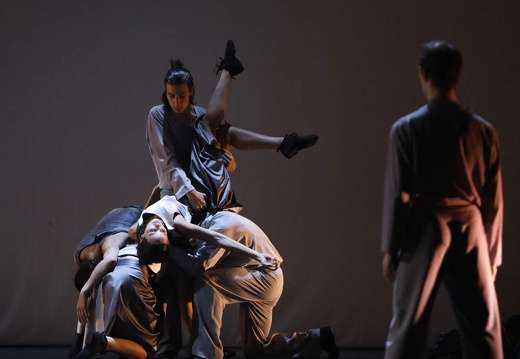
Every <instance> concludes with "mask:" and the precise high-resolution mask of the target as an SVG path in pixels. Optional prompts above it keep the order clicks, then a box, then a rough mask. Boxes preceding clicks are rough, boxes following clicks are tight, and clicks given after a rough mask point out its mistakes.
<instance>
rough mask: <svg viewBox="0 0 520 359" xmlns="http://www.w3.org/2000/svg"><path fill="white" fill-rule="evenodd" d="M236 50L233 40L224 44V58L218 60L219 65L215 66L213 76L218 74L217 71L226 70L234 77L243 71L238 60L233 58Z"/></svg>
mask: <svg viewBox="0 0 520 359" xmlns="http://www.w3.org/2000/svg"><path fill="white" fill-rule="evenodd" d="M235 53H236V49H235V43H234V42H233V40H228V42H227V44H226V52H225V54H224V58H222V57H221V58H220V64H217V65H216V66H217V67H216V69H215V74H218V72H219V71H222V70H227V71H229V73H230V74H231V76H233V77H235V76H236V75H238V74H239V73H241V72H242V71H244V66H242V64H241V63H240V60H239V59H237V58H236V56H235Z"/></svg>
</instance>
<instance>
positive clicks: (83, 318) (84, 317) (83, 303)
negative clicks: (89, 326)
mask: <svg viewBox="0 0 520 359" xmlns="http://www.w3.org/2000/svg"><path fill="white" fill-rule="evenodd" d="M89 296H90V293H87V292H86V291H84V290H81V291H80V292H79V298H78V304H76V313H77V315H78V322H80V323H81V324H86V323H87V322H88V309H87V303H88V297H89Z"/></svg>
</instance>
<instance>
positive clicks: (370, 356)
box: [0, 347, 383, 359]
mask: <svg viewBox="0 0 520 359" xmlns="http://www.w3.org/2000/svg"><path fill="white" fill-rule="evenodd" d="M236 352H237V356H236V357H235V359H244V357H243V355H242V352H241V351H240V349H238V348H237V349H236ZM68 353H69V348H68V347H0V359H61V358H67V355H68ZM339 357H340V358H341V359H382V358H383V351H382V350H378V349H342V350H341V354H340V356H339ZM95 358H103V359H117V358H119V357H118V356H117V355H114V354H110V353H108V354H105V355H98V356H96V357H95ZM184 358H185V356H184ZM322 358H326V355H325V354H324V355H322ZM181 359H182V357H181Z"/></svg>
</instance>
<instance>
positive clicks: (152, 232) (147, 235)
mask: <svg viewBox="0 0 520 359" xmlns="http://www.w3.org/2000/svg"><path fill="white" fill-rule="evenodd" d="M137 238H138V241H139V244H138V245H137V255H138V256H139V258H140V260H141V262H142V263H144V264H150V263H161V262H163V261H164V260H166V257H167V256H168V252H169V246H168V231H167V229H166V227H165V225H164V222H163V221H162V220H161V219H160V218H159V217H158V216H155V215H152V216H149V217H148V218H146V220H145V221H143V223H142V224H141V225H140V226H139V227H137Z"/></svg>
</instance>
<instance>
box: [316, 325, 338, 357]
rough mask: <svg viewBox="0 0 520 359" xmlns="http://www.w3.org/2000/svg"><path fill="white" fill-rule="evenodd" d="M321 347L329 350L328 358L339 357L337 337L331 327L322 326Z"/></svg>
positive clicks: (326, 350)
mask: <svg viewBox="0 0 520 359" xmlns="http://www.w3.org/2000/svg"><path fill="white" fill-rule="evenodd" d="M320 348H321V350H323V351H325V352H327V353H328V354H329V355H328V356H327V358H328V359H337V358H338V357H339V349H338V347H337V346H336V338H335V337H334V334H333V333H332V330H331V329H330V327H323V328H320Z"/></svg>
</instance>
